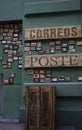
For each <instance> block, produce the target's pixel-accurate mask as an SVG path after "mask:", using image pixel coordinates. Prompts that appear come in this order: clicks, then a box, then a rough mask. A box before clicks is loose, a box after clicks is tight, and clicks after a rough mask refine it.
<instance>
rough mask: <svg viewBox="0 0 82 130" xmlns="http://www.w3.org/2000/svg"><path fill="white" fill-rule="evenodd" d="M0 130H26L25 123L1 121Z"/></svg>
mask: <svg viewBox="0 0 82 130" xmlns="http://www.w3.org/2000/svg"><path fill="white" fill-rule="evenodd" d="M0 130H24V124H20V123H0Z"/></svg>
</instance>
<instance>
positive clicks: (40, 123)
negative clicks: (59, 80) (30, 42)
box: [25, 86, 56, 130]
mask: <svg viewBox="0 0 82 130" xmlns="http://www.w3.org/2000/svg"><path fill="white" fill-rule="evenodd" d="M55 98H56V88H55V87H49V86H48V87H44V86H42V87H41V86H40V87H39V86H33V87H26V88H25V130H55V104H56V103H55Z"/></svg>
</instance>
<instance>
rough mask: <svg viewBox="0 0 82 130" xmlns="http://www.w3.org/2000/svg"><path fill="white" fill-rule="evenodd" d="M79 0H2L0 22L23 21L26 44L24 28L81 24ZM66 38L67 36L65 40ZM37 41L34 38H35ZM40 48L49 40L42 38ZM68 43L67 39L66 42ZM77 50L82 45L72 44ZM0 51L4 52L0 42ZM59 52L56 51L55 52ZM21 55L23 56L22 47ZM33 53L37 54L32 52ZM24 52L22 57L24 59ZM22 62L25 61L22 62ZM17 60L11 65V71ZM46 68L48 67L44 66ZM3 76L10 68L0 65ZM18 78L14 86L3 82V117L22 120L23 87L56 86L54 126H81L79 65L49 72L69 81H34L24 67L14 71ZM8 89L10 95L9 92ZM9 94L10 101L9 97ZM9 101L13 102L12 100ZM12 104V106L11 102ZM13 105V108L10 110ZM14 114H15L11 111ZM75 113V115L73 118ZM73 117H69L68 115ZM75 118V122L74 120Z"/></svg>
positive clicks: (81, 73)
mask: <svg viewBox="0 0 82 130" xmlns="http://www.w3.org/2000/svg"><path fill="white" fill-rule="evenodd" d="M81 10H82V2H81V0H64V1H62V0H53V1H48V0H25V1H22V0H17V1H16V0H14V1H11V0H7V2H6V3H5V1H4V0H1V4H0V22H1V23H3V22H14V21H15V22H16V21H21V23H22V44H23V45H24V47H25V41H24V40H25V39H24V35H25V29H26V28H40V27H56V26H57V27H58V26H74V25H82V12H81ZM65 40H66V39H65ZM35 42H36V41H35ZM41 42H42V48H45V49H46V48H47V49H48V48H49V46H48V42H49V41H48V40H43V41H41ZM65 42H68V41H65ZM75 49H76V53H81V52H82V46H75ZM0 53H1V54H2V53H3V47H2V45H1V49H0ZM58 53H60V54H61V52H60V51H59V52H57V54H58ZM23 54H24V55H25V52H24V48H23ZM32 54H37V53H36V52H33V53H32ZM24 55H23V59H24ZM0 65H1V63H0ZM23 65H24V64H23ZM15 66H16V63H14V64H13V71H14V70H15V71H17V69H16V68H15ZM47 69H49V68H47ZM0 71H1V72H2V73H4V75H5V78H6V77H8V72H9V70H4V69H1V68H0ZM17 75H18V76H17V78H15V81H14V83H15V84H13V85H7V86H5V85H4V94H3V98H4V100H3V116H4V117H8V118H19V119H20V121H24V120H23V118H24V95H25V87H27V86H31V85H39V86H41V85H45V86H48V85H52V86H56V94H57V96H56V97H57V106H56V111H57V125H76V126H78V129H79V128H80V127H81V121H80V120H82V119H81V117H82V116H80V115H82V110H81V108H82V105H81V102H82V82H78V80H77V76H79V75H80V76H82V68H81V67H80V68H79V67H77V68H76V67H72V68H69V67H68V68H56V69H54V68H52V75H53V76H54V75H56V76H59V75H61V76H62V75H63V76H66V75H68V76H71V77H72V80H71V82H57V83H51V82H50V83H34V80H33V75H30V76H29V75H28V73H27V70H25V69H24V66H23V69H22V70H18V71H17ZM10 91H11V94H10ZM9 97H11V101H10V99H9ZM11 102H12V103H11ZM10 104H11V105H10ZM13 108H14V109H13ZM13 113H14V114H13ZM76 115H77V118H76ZM71 117H72V118H71ZM77 120H78V121H77Z"/></svg>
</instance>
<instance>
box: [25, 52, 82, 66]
mask: <svg viewBox="0 0 82 130" xmlns="http://www.w3.org/2000/svg"><path fill="white" fill-rule="evenodd" d="M66 66H67V67H71V66H82V54H80V53H79V54H53V55H38V56H37V55H33V56H25V68H33V67H66Z"/></svg>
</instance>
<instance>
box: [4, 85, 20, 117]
mask: <svg viewBox="0 0 82 130" xmlns="http://www.w3.org/2000/svg"><path fill="white" fill-rule="evenodd" d="M20 104H21V85H9V86H4V92H3V117H4V118H10V119H18V118H19V108H20Z"/></svg>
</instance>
